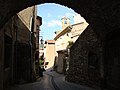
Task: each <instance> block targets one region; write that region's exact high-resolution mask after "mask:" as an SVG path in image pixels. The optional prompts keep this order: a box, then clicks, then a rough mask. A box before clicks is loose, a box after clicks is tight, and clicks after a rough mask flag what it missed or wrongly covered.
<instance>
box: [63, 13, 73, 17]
mask: <svg viewBox="0 0 120 90" xmlns="http://www.w3.org/2000/svg"><path fill="white" fill-rule="evenodd" d="M65 16H66V17H73V16H75V14H73V13H65Z"/></svg>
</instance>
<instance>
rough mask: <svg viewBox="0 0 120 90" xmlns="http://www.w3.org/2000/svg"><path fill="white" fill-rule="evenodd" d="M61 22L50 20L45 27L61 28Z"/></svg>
mask: <svg viewBox="0 0 120 90" xmlns="http://www.w3.org/2000/svg"><path fill="white" fill-rule="evenodd" d="M61 25H62V24H61V21H59V20H52V21H50V22H48V23H47V27H54V26H61Z"/></svg>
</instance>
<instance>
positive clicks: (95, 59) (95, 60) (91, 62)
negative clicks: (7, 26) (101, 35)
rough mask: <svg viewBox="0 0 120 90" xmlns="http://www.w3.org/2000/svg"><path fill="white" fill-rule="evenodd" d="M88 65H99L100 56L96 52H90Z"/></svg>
mask: <svg viewBox="0 0 120 90" xmlns="http://www.w3.org/2000/svg"><path fill="white" fill-rule="evenodd" d="M88 66H90V67H91V66H92V67H94V68H96V67H97V66H98V57H97V55H96V54H95V53H93V52H90V53H89V55H88Z"/></svg>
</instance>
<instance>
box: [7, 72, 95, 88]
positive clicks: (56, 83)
mask: <svg viewBox="0 0 120 90" xmlns="http://www.w3.org/2000/svg"><path fill="white" fill-rule="evenodd" d="M7 90H95V89H92V88H89V87H85V86H82V85H76V84H73V83H69V82H67V81H65V77H64V75H62V74H58V73H56V72H54V71H52V72H44V76H43V77H42V78H40V80H37V81H36V82H34V83H28V84H22V85H14V86H12V87H11V88H9V89H7Z"/></svg>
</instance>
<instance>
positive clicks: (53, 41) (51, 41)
mask: <svg viewBox="0 0 120 90" xmlns="http://www.w3.org/2000/svg"><path fill="white" fill-rule="evenodd" d="M47 43H53V44H54V43H55V40H46V41H45V44H47Z"/></svg>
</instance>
